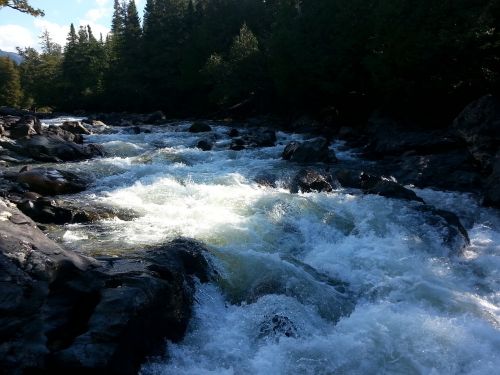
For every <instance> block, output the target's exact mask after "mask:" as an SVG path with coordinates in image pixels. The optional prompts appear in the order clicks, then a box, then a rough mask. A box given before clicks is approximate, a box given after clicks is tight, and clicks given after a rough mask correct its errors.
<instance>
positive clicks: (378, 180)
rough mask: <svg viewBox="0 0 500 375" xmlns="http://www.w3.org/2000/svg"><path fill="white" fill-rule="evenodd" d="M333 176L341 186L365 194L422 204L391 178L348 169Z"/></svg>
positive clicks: (410, 192) (416, 197)
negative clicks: (358, 190)
mask: <svg viewBox="0 0 500 375" xmlns="http://www.w3.org/2000/svg"><path fill="white" fill-rule="evenodd" d="M335 176H336V177H337V179H338V181H339V182H340V184H341V185H342V186H344V187H348V188H354V189H361V190H362V191H363V192H364V193H365V194H375V195H381V196H383V197H386V198H394V199H402V200H408V201H417V202H422V203H423V202H424V200H423V199H422V198H420V197H419V196H418V195H417V194H416V193H415V192H414V191H412V190H410V189H407V188H405V187H404V186H402V185H401V184H399V183H397V182H396V181H395V180H394V179H392V178H388V177H383V176H378V175H374V174H370V173H367V172H363V171H357V170H349V169H343V170H339V171H337V172H336V173H335Z"/></svg>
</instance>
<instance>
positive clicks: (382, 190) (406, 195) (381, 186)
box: [365, 179, 424, 203]
mask: <svg viewBox="0 0 500 375" xmlns="http://www.w3.org/2000/svg"><path fill="white" fill-rule="evenodd" d="M365 193H366V194H376V195H381V196H383V197H387V198H395V199H403V200H407V201H417V202H422V203H424V200H423V199H422V198H420V197H419V196H418V195H417V194H415V192H414V191H412V190H410V189H407V188H405V187H404V186H401V185H400V184H398V183H397V182H395V181H391V180H388V179H382V180H380V181H379V182H377V183H376V184H375V185H374V186H372V187H371V188H369V189H367V190H365Z"/></svg>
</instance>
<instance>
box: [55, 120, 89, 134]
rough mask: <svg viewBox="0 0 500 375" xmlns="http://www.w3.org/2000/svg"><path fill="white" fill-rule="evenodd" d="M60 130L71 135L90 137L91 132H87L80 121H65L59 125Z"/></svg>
mask: <svg viewBox="0 0 500 375" xmlns="http://www.w3.org/2000/svg"><path fill="white" fill-rule="evenodd" d="M61 129H63V130H66V131H67V132H70V133H73V134H81V135H90V134H91V132H90V130H88V129H87V128H86V127H85V126H84V125H83V124H82V123H81V122H80V121H65V122H64V123H63V124H62V125H61Z"/></svg>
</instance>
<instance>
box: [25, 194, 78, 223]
mask: <svg viewBox="0 0 500 375" xmlns="http://www.w3.org/2000/svg"><path fill="white" fill-rule="evenodd" d="M17 207H18V208H19V209H20V210H21V212H22V213H24V214H25V215H26V216H28V217H30V218H31V219H32V220H34V221H36V222H37V223H42V224H68V223H71V222H72V221H73V213H72V212H71V210H69V209H67V208H64V207H59V206H58V205H57V203H56V202H55V201H54V200H51V199H48V198H45V197H38V198H36V199H24V200H23V201H21V202H20V203H18V204H17Z"/></svg>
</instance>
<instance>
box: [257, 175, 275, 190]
mask: <svg viewBox="0 0 500 375" xmlns="http://www.w3.org/2000/svg"><path fill="white" fill-rule="evenodd" d="M276 180H277V177H276V176H275V175H273V174H269V173H260V174H258V175H257V176H255V178H254V181H255V182H256V183H257V184H259V185H260V186H266V187H271V188H276V186H277V185H276Z"/></svg>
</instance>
